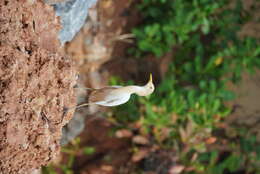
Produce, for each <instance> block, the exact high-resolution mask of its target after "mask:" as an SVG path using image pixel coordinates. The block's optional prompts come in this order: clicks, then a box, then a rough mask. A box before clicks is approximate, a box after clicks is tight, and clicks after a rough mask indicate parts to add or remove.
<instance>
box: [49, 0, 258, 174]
mask: <svg viewBox="0 0 260 174" xmlns="http://www.w3.org/2000/svg"><path fill="white" fill-rule="evenodd" d="M137 8H138V9H139V11H140V13H141V15H142V17H143V18H142V20H143V23H142V24H141V25H139V26H137V27H136V28H134V29H133V34H134V35H135V36H136V46H135V47H133V48H131V49H129V53H130V54H131V55H132V56H134V57H136V58H137V59H141V58H142V59H146V57H147V55H151V54H153V55H154V56H156V57H157V58H158V59H160V58H162V57H163V55H165V54H166V53H167V52H170V51H173V52H174V56H173V57H172V61H171V63H170V64H169V67H168V71H167V73H166V74H165V76H164V77H162V81H161V82H160V84H158V85H157V86H156V91H155V92H154V94H152V95H151V96H149V97H143V98H141V97H136V96H133V97H132V98H131V100H130V101H129V102H128V103H126V104H124V105H122V106H119V107H116V108H114V109H113V114H112V117H113V119H114V121H115V122H116V123H117V125H119V126H118V128H117V129H118V130H121V129H128V130H130V131H134V132H135V134H138V135H140V136H141V137H145V138H146V139H147V140H148V141H149V146H151V147H154V145H156V147H158V148H159V149H162V150H166V151H169V152H174V154H175V156H176V159H175V160H176V161H175V162H176V163H177V164H178V165H179V166H182V167H183V168H182V170H181V172H182V173H186V174H197V173H198V174H227V173H234V174H235V173H239V172H240V173H241V172H242V173H248V174H249V173H260V167H259V166H260V145H259V142H257V140H256V136H255V135H253V134H250V133H248V132H247V130H246V128H243V127H236V126H233V125H228V126H229V128H232V130H233V131H234V132H233V135H232V136H230V135H228V134H227V133H226V132H225V128H224V127H225V124H224V123H223V122H224V120H225V118H226V117H228V116H229V115H230V114H231V112H232V108H229V107H227V106H226V105H225V103H226V102H227V101H230V100H233V99H234V98H235V97H236V96H235V94H234V93H233V92H232V91H230V90H229V89H228V88H227V84H228V83H235V84H239V82H240V80H241V74H242V73H244V72H248V73H254V71H255V69H259V68H260V46H259V40H258V39H257V38H252V37H243V38H242V37H238V34H237V32H238V31H240V29H241V27H242V26H243V24H244V23H246V22H247V21H249V20H250V19H251V18H252V16H251V13H250V12H248V11H247V10H245V9H244V8H243V4H242V2H241V1H240V0H234V1H232V2H230V1H229V0H219V1H212V0H142V1H141V2H140V3H139V4H138V6H137ZM110 83H111V85H119V84H120V83H121V84H124V83H122V82H121V81H120V80H119V78H117V77H112V78H111V80H110ZM132 83H133V82H129V83H128V84H132ZM223 125H224V126H223ZM145 145H147V144H145ZM223 147H224V148H223ZM139 148H140V146H137V145H136V144H133V147H132V149H133V154H135V153H138V151H139V150H140V149H139ZM49 173H50V172H49ZM135 173H144V171H143V169H142V168H141V167H138V166H137V167H136V169H135Z"/></svg>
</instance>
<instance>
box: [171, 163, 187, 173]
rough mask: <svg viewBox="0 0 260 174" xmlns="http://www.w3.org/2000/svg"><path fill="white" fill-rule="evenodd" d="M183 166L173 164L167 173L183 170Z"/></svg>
mask: <svg viewBox="0 0 260 174" xmlns="http://www.w3.org/2000/svg"><path fill="white" fill-rule="evenodd" d="M184 168H185V167H184V166H182V165H177V166H173V167H171V168H170V170H169V174H179V173H181V172H182V171H183V170H184Z"/></svg>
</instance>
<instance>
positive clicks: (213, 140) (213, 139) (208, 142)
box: [206, 137, 217, 144]
mask: <svg viewBox="0 0 260 174" xmlns="http://www.w3.org/2000/svg"><path fill="white" fill-rule="evenodd" d="M216 141H217V138H216V137H210V138H208V139H206V143H207V144H213V143H215V142H216Z"/></svg>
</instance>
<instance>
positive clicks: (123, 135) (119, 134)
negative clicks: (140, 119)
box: [115, 129, 133, 138]
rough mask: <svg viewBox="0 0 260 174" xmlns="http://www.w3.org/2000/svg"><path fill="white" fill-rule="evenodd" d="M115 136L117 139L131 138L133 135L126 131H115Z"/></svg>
mask: <svg viewBox="0 0 260 174" xmlns="http://www.w3.org/2000/svg"><path fill="white" fill-rule="evenodd" d="M115 135H116V137H117V138H129V137H132V136H133V133H132V132H131V131H129V130H127V129H121V130H118V131H116V134H115Z"/></svg>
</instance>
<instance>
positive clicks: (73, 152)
mask: <svg viewBox="0 0 260 174" xmlns="http://www.w3.org/2000/svg"><path fill="white" fill-rule="evenodd" d="M80 142H81V140H80V138H79V137H77V138H75V139H74V140H73V141H72V142H71V143H70V144H69V145H67V146H66V147H62V149H61V152H62V153H63V155H66V159H67V160H66V161H65V162H64V161H63V162H62V163H61V164H59V165H54V164H50V165H48V166H46V167H43V168H42V172H43V174H57V173H58V172H56V171H62V172H63V173H64V174H74V173H75V171H74V170H73V165H74V163H75V161H76V156H77V155H79V154H84V155H92V154H94V153H95V148H94V147H90V146H83V147H81V146H80Z"/></svg>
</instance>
